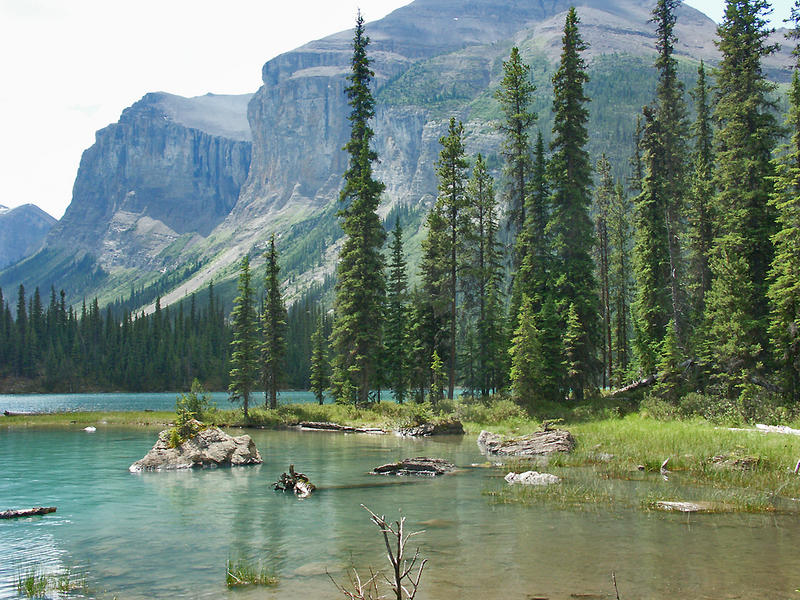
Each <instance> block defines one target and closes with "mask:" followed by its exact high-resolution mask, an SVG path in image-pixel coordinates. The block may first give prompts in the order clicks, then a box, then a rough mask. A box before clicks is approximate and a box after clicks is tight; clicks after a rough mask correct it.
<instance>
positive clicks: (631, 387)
mask: <svg viewBox="0 0 800 600" xmlns="http://www.w3.org/2000/svg"><path fill="white" fill-rule="evenodd" d="M696 362H697V361H696V360H695V359H694V358H690V359H688V360H685V361H683V362H682V363H681V364H680V367H681V369H683V371H684V373H685V372H686V370H687V369H688V368H689V367H691V366H692V365H694V364H695V363H696ZM667 375H668V373H664V372H661V373H653V374H652V375H648V376H647V377H645V378H644V379H640V380H639V381H634V382H633V383H629V384H628V385H626V386H624V387H621V388H618V389H616V390H613V391H612V392H611V394H609V395H610V396H611V397H612V398H615V397H617V396H620V395H622V394H629V393H632V392H638V391H639V390H641V389H644V388H648V387H650V386H651V385H653V384H655V383H658V382H659V381H660V380H661V379H664V378H665V377H666V376H667Z"/></svg>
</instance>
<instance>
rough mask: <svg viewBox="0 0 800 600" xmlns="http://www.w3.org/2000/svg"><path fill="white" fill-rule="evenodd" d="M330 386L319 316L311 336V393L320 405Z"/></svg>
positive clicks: (321, 322)
mask: <svg viewBox="0 0 800 600" xmlns="http://www.w3.org/2000/svg"><path fill="white" fill-rule="evenodd" d="M329 385H330V375H329V372H328V348H327V340H326V339H325V323H324V320H323V318H322V315H320V317H319V319H318V320H317V328H316V329H315V330H314V333H313V335H312V336H311V386H310V387H311V391H312V392H314V397H315V398H316V399H317V402H319V403H320V405H321V404H322V403H323V402H324V400H325V390H327V389H328V386H329Z"/></svg>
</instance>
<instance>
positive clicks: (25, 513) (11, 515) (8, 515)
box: [0, 506, 56, 519]
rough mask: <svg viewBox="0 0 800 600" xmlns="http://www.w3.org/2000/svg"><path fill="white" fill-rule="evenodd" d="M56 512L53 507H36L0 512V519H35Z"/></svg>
mask: <svg viewBox="0 0 800 600" xmlns="http://www.w3.org/2000/svg"><path fill="white" fill-rule="evenodd" d="M54 512H56V507H55V506H36V507H34V508H23V509H21V510H3V511H0V519H18V518H20V517H35V516H38V515H46V514H49V513H54Z"/></svg>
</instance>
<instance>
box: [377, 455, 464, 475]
mask: <svg viewBox="0 0 800 600" xmlns="http://www.w3.org/2000/svg"><path fill="white" fill-rule="evenodd" d="M455 470H456V466H455V465H454V464H453V463H451V462H448V461H446V460H444V459H443V458H428V457H426V456H418V457H417V458H406V459H404V460H401V461H399V462H395V463H389V464H387V465H381V466H380V467H375V468H374V469H372V473H373V474H375V475H425V476H429V477H435V476H437V475H444V474H445V473H452V472H453V471H455Z"/></svg>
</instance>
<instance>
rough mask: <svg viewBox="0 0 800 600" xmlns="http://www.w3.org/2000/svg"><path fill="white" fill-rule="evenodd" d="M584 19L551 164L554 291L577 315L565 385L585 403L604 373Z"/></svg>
mask: <svg viewBox="0 0 800 600" xmlns="http://www.w3.org/2000/svg"><path fill="white" fill-rule="evenodd" d="M579 22H580V20H579V19H578V14H577V12H576V10H575V8H574V7H573V8H570V10H569V12H568V13H567V18H566V22H565V24H564V35H563V37H562V51H561V63H560V65H559V68H558V70H557V71H556V73H555V75H554V76H553V114H554V116H555V123H554V125H553V141H552V142H551V144H550V148H551V150H552V151H553V153H552V156H551V158H550V161H549V163H548V174H549V177H548V180H549V182H550V187H551V190H552V192H551V197H550V202H551V206H552V217H551V220H550V222H549V223H548V232H549V234H550V237H551V239H552V244H553V254H554V261H553V287H554V290H555V294H556V303H557V306H558V311H559V314H560V316H561V320H562V323H564V324H566V323H567V317H568V311H572V312H573V313H574V315H575V319H574V320H573V321H574V323H573V324H575V326H577V327H581V328H582V329H583V330H582V332H580V333H578V332H575V336H574V342H575V344H574V346H573V347H572V348H571V350H572V352H573V353H574V356H573V357H572V358H571V359H570V360H569V361H568V362H569V364H570V365H572V366H573V367H574V368H573V371H575V372H574V373H572V374H571V375H570V376H569V377H568V378H567V379H566V380H565V382H564V384H565V391H566V388H569V389H570V390H571V395H572V397H573V398H575V399H576V400H578V401H580V400H582V399H583V397H584V390H585V389H586V388H587V387H589V386H590V385H591V382H592V381H594V379H595V375H596V374H598V371H599V367H600V365H599V361H598V360H597V348H598V345H599V343H600V331H599V314H598V313H599V302H598V297H597V293H596V285H595V278H594V261H593V260H592V246H593V245H594V228H593V226H592V221H591V219H590V217H589V207H590V205H591V191H590V190H591V184H592V182H591V177H592V170H591V166H590V163H589V154H588V153H587V151H586V142H587V139H588V134H587V131H586V123H587V121H588V118H589V111H588V110H587V108H586V104H587V102H588V101H589V98H587V97H586V94H585V93H584V85H585V84H586V82H587V81H588V80H589V76H588V75H587V74H586V62H585V61H584V59H583V57H582V56H581V53H582V52H583V51H584V50H586V48H587V46H586V44H585V43H584V42H583V39H582V38H581V35H580V32H579V31H578V24H579Z"/></svg>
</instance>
